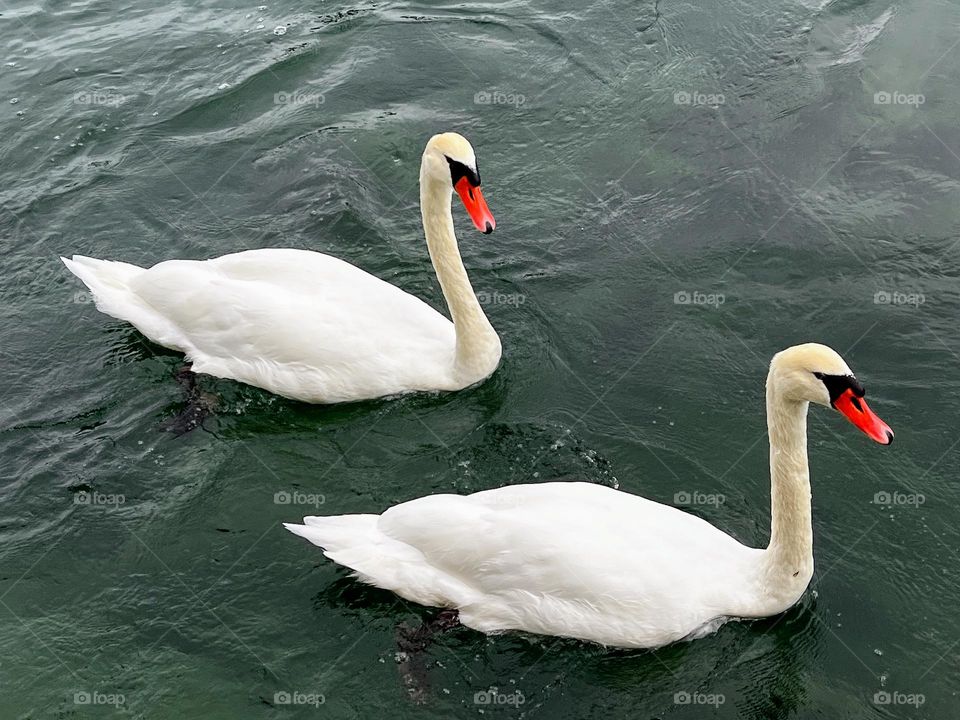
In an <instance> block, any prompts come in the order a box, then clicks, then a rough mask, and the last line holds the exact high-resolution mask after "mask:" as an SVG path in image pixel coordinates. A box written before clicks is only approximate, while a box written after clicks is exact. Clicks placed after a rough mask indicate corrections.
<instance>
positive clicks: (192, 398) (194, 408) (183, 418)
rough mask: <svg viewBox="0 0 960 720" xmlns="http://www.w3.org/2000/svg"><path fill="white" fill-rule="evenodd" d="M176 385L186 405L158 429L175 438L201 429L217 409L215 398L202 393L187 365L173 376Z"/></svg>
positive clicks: (194, 375) (194, 374)
mask: <svg viewBox="0 0 960 720" xmlns="http://www.w3.org/2000/svg"><path fill="white" fill-rule="evenodd" d="M175 378H176V380H177V383H178V384H179V385H180V387H181V388H183V393H184V395H185V396H186V401H187V402H186V405H185V406H184V408H183V410H181V411H180V412H179V413H177V414H176V415H174V416H173V417H172V418H169V419H167V420H165V421H164V422H163V423H162V424H161V425H160V428H161V429H162V430H165V431H167V432H171V433H173V434H174V435H176V436H177V437H180V436H181V435H186V434H187V433H188V432H192V431H193V430H196V429H197V428H198V427H203V421H204V420H206V419H207V418H208V417H210V416H211V415H213V413H214V411H215V410H216V409H217V405H218V402H217V396H216V395H213V394H211V393H208V392H204V391H203V390H201V389H200V386H199V385H198V384H197V375H196V373H194V372H193V371H192V370H191V369H190V366H189V365H184V366H183V367H181V368H180V369H179V370H177V373H176V375H175Z"/></svg>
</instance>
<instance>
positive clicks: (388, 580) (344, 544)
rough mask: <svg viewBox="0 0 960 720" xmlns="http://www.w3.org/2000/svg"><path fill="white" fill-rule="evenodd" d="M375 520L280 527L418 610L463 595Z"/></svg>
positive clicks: (323, 520) (334, 519) (330, 519)
mask: <svg viewBox="0 0 960 720" xmlns="http://www.w3.org/2000/svg"><path fill="white" fill-rule="evenodd" d="M379 520H380V516H379V515H332V516H327V517H305V518H304V519H303V525H296V524H294V523H284V524H283V526H284V527H285V528H287V530H289V531H290V532H292V533H294V534H295V535H299V536H300V537H303V538H306V539H307V540H309V541H310V542H312V543H313V544H314V545H318V546H320V547H321V548H323V554H324V555H326V556H327V557H328V558H330V559H331V560H333V561H334V562H335V563H337V564H339V565H344V566H346V567H348V568H350V569H351V570H353V571H354V573H355V574H356V576H357V578H359V579H360V580H361V581H363V582H365V583H368V584H370V585H376V586H377V587H379V588H383V589H384V590H392V591H393V592H395V593H397V594H398V595H400V597H403V598H406V599H407V600H412V601H413V602H417V603H420V604H422V605H433V606H438V607H451V606H454V605H456V600H455V599H454V598H456V597H457V596H458V595H462V594H463V590H462V589H460V588H459V587H458V586H459V585H460V583H459V581H455V580H453V579H451V578H448V577H446V576H445V574H443V573H438V572H437V570H436V569H435V568H433V567H431V566H430V564H429V563H428V562H427V561H426V559H425V558H424V556H423V554H422V553H421V552H420V551H419V550H417V549H416V548H414V547H411V546H410V545H408V544H406V543H404V542H401V541H399V540H395V539H394V538H391V537H390V536H388V535H386V534H385V533H384V532H383V531H381V530H380V529H379V528H378V526H377V525H378V522H379Z"/></svg>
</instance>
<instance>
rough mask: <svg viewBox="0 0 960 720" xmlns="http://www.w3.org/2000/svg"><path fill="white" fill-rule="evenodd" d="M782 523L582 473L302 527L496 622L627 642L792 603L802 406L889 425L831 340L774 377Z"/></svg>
mask: <svg viewBox="0 0 960 720" xmlns="http://www.w3.org/2000/svg"><path fill="white" fill-rule="evenodd" d="M766 392H767V396H766V397H767V428H768V435H769V440H770V472H771V496H772V497H771V511H772V518H771V537H770V543H769V545H768V546H767V547H766V548H763V549H760V548H751V547H747V546H746V545H742V544H740V543H739V542H737V541H736V540H734V539H733V538H732V537H731V536H730V535H727V534H726V533H725V532H723V531H722V530H719V529H718V528H716V527H714V526H713V525H711V524H710V523H708V522H707V521H705V520H702V519H701V518H698V517H696V516H694V515H690V514H688V513H685V512H683V511H681V510H678V509H677V508H674V507H670V506H668V505H662V504H660V503H657V502H653V501H651V500H647V499H645V498H642V497H638V496H636V495H632V494H629V493H626V492H621V491H619V490H614V489H612V488H609V487H605V486H601V485H592V484H589V483H584V482H547V483H540V484H526V485H513V486H507V487H502V488H499V489H495V490H485V491H482V492H477V493H473V494H472V495H466V496H461V495H449V494H442V495H431V496H427V497H422V498H419V499H416V500H411V501H409V502H405V503H401V504H399V505H395V506H393V507H391V508H389V509H388V510H386V512H384V513H383V514H382V515H339V516H328V517H305V518H304V519H303V524H302V525H297V524H292V523H285V526H286V528H287V529H288V530H290V531H291V532H293V533H295V534H297V535H300V536H302V537H304V538H306V539H307V540H309V541H310V542H311V543H313V544H314V545H318V546H320V547H321V548H323V551H324V555H326V556H327V557H328V558H330V559H331V560H333V561H334V562H336V563H339V564H340V565H344V566H346V567H348V568H350V569H352V570H353V571H354V573H355V575H356V577H358V578H359V579H360V580H361V581H363V582H365V583H369V584H371V585H376V586H377V587H380V588H384V589H387V590H391V591H393V592H394V593H396V594H397V595H399V596H400V597H402V598H404V599H406V600H409V601H412V602H415V603H419V604H422V605H428V606H436V607H443V608H450V609H453V610H455V611H457V612H458V613H459V620H460V622H461V623H462V624H463V625H466V626H467V627H470V628H473V629H475V630H479V631H481V632H485V633H497V632H503V631H508V630H520V631H525V632H529V633H536V634H542V635H556V636H564V637H570V638H575V639H578V640H583V641H588V642H594V643H599V644H601V645H606V646H614V647H624V648H651V647H659V646H662V645H666V644H668V643H671V642H675V641H677V640H683V639H694V638H698V637H702V636H704V635H706V634H709V633H711V632H713V631H714V630H716V628H718V627H719V626H720V625H721V624H723V623H724V622H726V621H727V620H730V619H735V618H759V617H766V616H769V615H775V614H777V613H781V612H783V611H784V610H786V609H787V608H789V607H791V606H792V605H793V604H794V603H796V602H797V601H798V600H799V599H800V597H801V595H802V594H803V592H804V591H805V589H806V587H807V584H808V583H809V582H810V578H811V577H812V575H813V531H812V527H811V517H810V481H809V472H808V467H807V437H806V423H807V408H808V406H809V404H810V403H811V402H812V403H816V404H818V405H829V406H832V407H834V408H835V409H837V410H839V411H840V412H841V413H842V414H843V415H844V416H846V418H847V419H848V420H849V421H850V422H852V423H853V424H854V425H855V426H856V427H858V428H860V430H862V431H863V432H864V433H866V434H867V435H868V436H869V437H870V438H872V439H873V440H875V441H876V442H878V443H882V444H885V445H889V444H890V443H891V442H892V441H893V432H892V431H891V430H890V428H889V426H887V424H886V423H884V422H883V421H882V420H881V419H880V418H879V417H877V416H876V415H875V414H874V413H873V412H872V411H871V410H870V409H869V408H868V407H867V404H866V402H865V401H864V398H863V396H864V389H863V386H862V385H861V384H860V383H859V382H858V381H857V379H856V378H855V377H854V375H853V373H852V372H851V371H850V368H849V367H847V364H846V363H845V362H844V361H843V359H842V358H841V357H840V355H838V354H837V353H836V352H835V351H833V350H831V349H830V348H828V347H826V346H824V345H818V344H813V343H810V344H804V345H797V346H794V347H791V348H788V349H786V350H784V351H782V352H780V353H778V354H777V355H775V356H774V358H773V361H772V362H771V364H770V371H769V374H768V376H767V388H766Z"/></svg>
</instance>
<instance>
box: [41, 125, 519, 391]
mask: <svg viewBox="0 0 960 720" xmlns="http://www.w3.org/2000/svg"><path fill="white" fill-rule="evenodd" d="M453 191H456V192H457V194H458V195H459V196H460V199H461V200H462V201H463V204H464V206H465V207H466V209H467V212H468V214H469V215H470V218H471V219H472V220H473V223H474V225H475V226H476V227H477V229H478V230H480V231H481V232H483V233H485V234H488V233H491V232H493V229H494V227H495V226H496V222H495V221H494V218H493V215H492V214H491V212H490V209H489V208H488V207H487V203H486V200H484V197H483V194H482V193H481V191H480V174H479V173H478V171H477V161H476V156H475V154H474V151H473V148H472V147H471V145H470V143H469V142H467V140H466V139H465V138H464V137H463V136H461V135H458V134H456V133H442V134H440V135H435V136H433V137H432V138H430V141H429V142H428V143H427V146H426V149H425V150H424V153H423V157H422V159H421V163H420V208H421V214H422V218H423V230H424V234H425V235H426V241H427V248H428V250H429V253H430V259H431V260H432V262H433V267H434V269H435V271H436V274H437V278H438V280H439V281H440V287H441V290H442V291H443V296H444V298H445V300H446V302H447V307H448V308H449V310H450V316H451V318H452V322H451V321H450V320H448V319H447V318H446V317H444V316H443V315H442V314H440V313H439V312H437V311H436V310H434V309H433V308H431V307H430V306H429V305H427V304H426V303H425V302H423V301H422V300H421V299H420V298H418V297H415V296H414V295H410V294H409V293H406V292H404V291H403V290H400V289H399V288H398V287H396V286H394V285H391V284H390V283H387V282H385V281H383V280H381V279H379V278H377V277H374V276H373V275H370V274H369V273H367V272H364V271H363V270H360V269H359V268H357V267H355V266H354V265H351V264H350V263H348V262H345V261H343V260H340V259H338V258H335V257H331V256H330V255H324V254H322V253H317V252H311V251H307V250H292V249H261V250H248V251H245V252H238V253H232V254H229V255H224V256H222V257H218V258H214V259H211V260H203V261H196V260H168V261H166V262H161V263H159V264H157V265H154V266H153V267H151V268H149V269H145V268H141V267H138V266H136V265H130V264H128V263H124V262H113V261H108V260H96V259H93V258H88V257H83V256H80V255H74V256H73V258H72V259H67V258H60V259H61V260H63V263H64V264H65V265H66V266H67V268H68V269H69V270H70V271H71V272H72V273H73V274H74V275H76V276H77V277H79V278H80V279H81V280H82V281H83V282H84V283H85V284H86V286H87V287H88V288H89V289H90V292H91V294H92V296H93V299H94V301H95V302H96V305H97V308H98V309H99V310H100V311H102V312H104V313H106V314H107V315H111V316H113V317H115V318H118V319H120V320H125V321H127V322H129V323H132V324H133V325H134V326H135V327H136V328H137V329H138V330H139V331H140V332H142V333H143V334H144V335H146V336H147V337H148V338H150V340H152V341H153V342H155V343H158V344H160V345H163V346H165V347H168V348H172V349H174V350H178V351H180V352H183V353H185V354H186V356H187V359H188V361H190V362H191V363H192V369H193V371H194V372H198V373H206V374H207V375H215V376H217V377H221V378H230V379H233V380H239V381H240V382H244V383H248V384H250V385H255V386H257V387H260V388H264V389H266V390H269V391H271V392H273V393H276V394H278V395H283V396H284V397H288V398H293V399H295V400H304V401H306V402H311V403H336V402H349V401H353V400H365V399H371V398H378V397H385V396H390V395H399V394H402V393H409V392H416V391H442V390H460V389H463V388H465V387H468V386H470V385H473V384H475V383H478V382H480V381H482V380H485V379H486V378H487V377H489V376H490V375H491V374H492V373H493V372H494V370H496V368H497V365H498V364H499V362H500V352H501V349H500V338H499V337H498V336H497V333H496V331H494V329H493V327H492V326H491V324H490V322H489V320H487V317H486V315H485V314H484V312H483V310H482V309H481V307H480V303H479V302H478V300H477V296H476V295H475V294H474V292H473V288H472V287H471V285H470V280H469V278H468V277H467V272H466V270H465V269H464V267H463V261H462V260H461V258H460V251H459V249H458V247H457V239H456V236H455V234H454V229H453V216H452V213H451V207H450V206H451V199H452V195H453Z"/></svg>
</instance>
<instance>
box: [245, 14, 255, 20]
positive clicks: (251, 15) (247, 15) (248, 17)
mask: <svg viewBox="0 0 960 720" xmlns="http://www.w3.org/2000/svg"><path fill="white" fill-rule="evenodd" d="M252 17H253V13H247V14H246V15H244V16H243V19H244V20H249V19H250V18H252Z"/></svg>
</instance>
